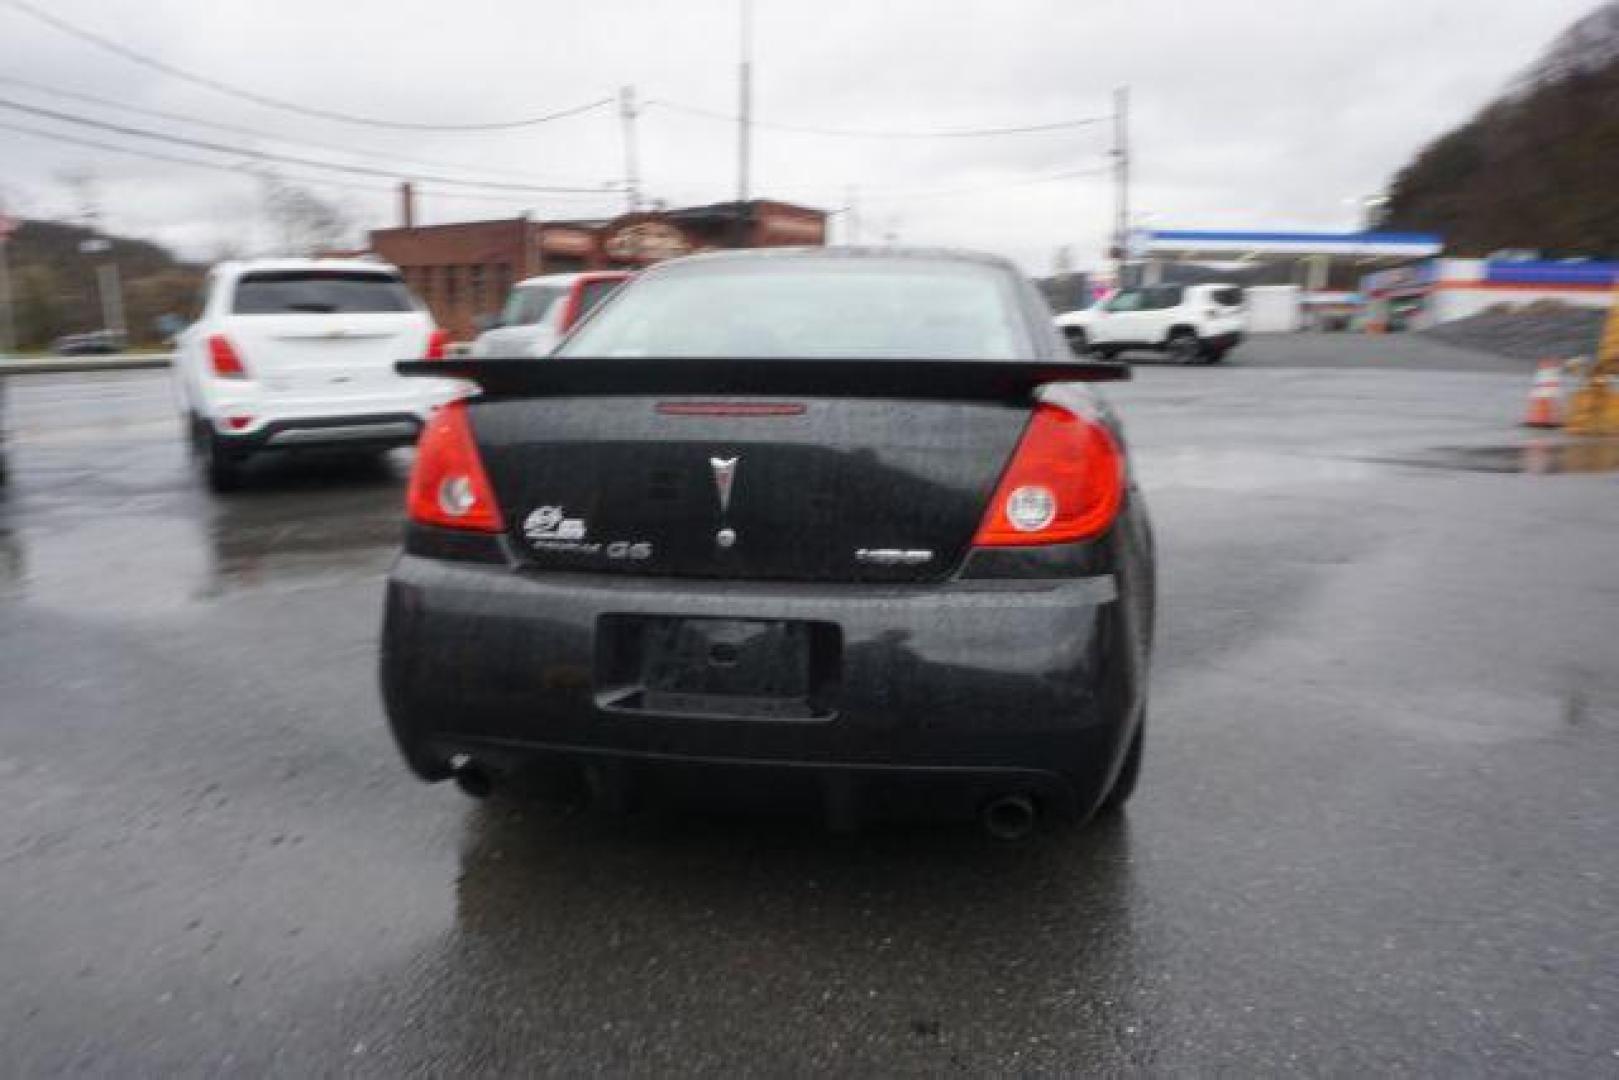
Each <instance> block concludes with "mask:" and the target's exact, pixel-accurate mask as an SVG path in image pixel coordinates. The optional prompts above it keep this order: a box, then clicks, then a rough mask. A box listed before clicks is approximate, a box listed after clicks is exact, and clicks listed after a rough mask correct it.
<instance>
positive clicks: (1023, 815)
mask: <svg viewBox="0 0 1619 1080" xmlns="http://www.w3.org/2000/svg"><path fill="white" fill-rule="evenodd" d="M450 775H451V777H452V778H453V779H454V780H455V786H456V787H458V788H460V789H461V791H462V793H463V794H466V795H468V796H470V797H472V798H474V799H487V798H488V797H489V796H490V794H491V793H493V791H494V790H495V781H494V777H493V776H491V775H490V773H489V771H488V770H487V769H485V768H484V767H483V766H481V765H479V764H478V763H477V762H475V761H473V760H472V759H471V758H470V757H467V756H465V755H457V757H456V758H455V759H454V760H452V761H451V762H450ZM978 823H979V825H980V826H981V827H982V828H983V830H984V832H985V833H986V834H988V835H989V836H991V837H993V838H994V839H996V840H1001V841H1007V842H1010V841H1015V840H1022V839H1025V838H1026V837H1028V836H1029V835H1030V834H1032V833H1033V832H1034V830H1035V828H1036V827H1037V826H1038V825H1039V824H1040V808H1039V807H1038V806H1036V805H1035V801H1034V799H1032V798H1030V797H1029V796H1028V795H1022V794H1015V795H1001V796H997V797H996V798H993V799H991V800H989V801H988V802H986V803H985V804H984V806H983V809H981V810H980V811H979V813H978Z"/></svg>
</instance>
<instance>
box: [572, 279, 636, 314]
mask: <svg viewBox="0 0 1619 1080" xmlns="http://www.w3.org/2000/svg"><path fill="white" fill-rule="evenodd" d="M623 284H624V279H622V278H616V279H615V278H608V279H606V280H597V281H587V282H585V283H584V284H583V285H581V286H580V287H579V310H578V312H576V313H575V314H574V317H573V319H574V322H583V321H584V319H585V316H586V315H589V314H590V313H591V312H592V311H595V310H596V309H597V308H598V307H600V306H601V302H602V301H603V300H606V299H607V298H608V297H609V296H612V295H613V294H614V293H616V292H618V290H619V287H620V286H621V285H623Z"/></svg>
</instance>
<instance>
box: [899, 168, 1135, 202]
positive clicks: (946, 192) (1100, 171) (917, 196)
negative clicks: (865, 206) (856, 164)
mask: <svg viewBox="0 0 1619 1080" xmlns="http://www.w3.org/2000/svg"><path fill="white" fill-rule="evenodd" d="M1112 169H1113V167H1112V166H1111V165H1093V166H1089V167H1087V168H1083V169H1067V170H1064V171H1063V172H1056V173H1050V174H1048V175H1045V176H1029V177H1024V178H1023V179H1020V180H1001V181H996V182H995V183H992V184H974V185H971V186H968V187H955V188H934V189H933V190H931V191H930V190H927V189H919V190H914V191H912V192H910V193H909V194H891V195H888V196H886V197H884V196H882V195H878V196H876V197H875V199H876V201H882V202H892V201H894V200H896V199H905V200H908V201H913V202H919V201H925V200H929V199H946V198H952V197H954V196H956V195H976V194H978V193H979V192H984V191H1005V190H1006V189H1007V188H1016V187H1030V186H1032V185H1035V184H1051V183H1056V182H1057V181H1059V180H1077V179H1079V178H1081V177H1086V176H1104V175H1106V174H1107V173H1109V172H1111V171H1112Z"/></svg>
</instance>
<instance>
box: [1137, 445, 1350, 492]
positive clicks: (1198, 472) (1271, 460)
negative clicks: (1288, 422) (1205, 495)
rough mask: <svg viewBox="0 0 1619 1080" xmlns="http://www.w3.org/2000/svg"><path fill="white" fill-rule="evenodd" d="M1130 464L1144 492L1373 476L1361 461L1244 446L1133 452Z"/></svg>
mask: <svg viewBox="0 0 1619 1080" xmlns="http://www.w3.org/2000/svg"><path fill="white" fill-rule="evenodd" d="M1133 467H1134V469H1135V471H1136V474H1137V475H1138V476H1139V477H1140V479H1141V486H1142V487H1143V488H1145V489H1146V490H1148V491H1155V490H1159V489H1162V488H1209V489H1213V490H1217V491H1263V490H1266V489H1270V488H1286V487H1309V486H1313V485H1317V484H1322V483H1353V482H1357V481H1362V480H1368V479H1371V478H1372V477H1374V476H1376V475H1377V473H1378V471H1379V469H1378V467H1377V466H1376V465H1374V464H1372V463H1370V462H1365V461H1348V460H1343V459H1338V458H1326V457H1311V456H1307V455H1303V454H1267V453H1260V452H1255V451H1244V450H1216V451H1208V450H1178V451H1172V452H1168V453H1164V452H1154V451H1144V452H1137V453H1136V454H1135V455H1133Z"/></svg>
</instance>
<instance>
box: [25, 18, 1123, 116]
mask: <svg viewBox="0 0 1619 1080" xmlns="http://www.w3.org/2000/svg"><path fill="white" fill-rule="evenodd" d="M8 2H11V0H8ZM645 107H646V108H649V109H663V110H665V111H666V112H674V113H684V114H686V115H687V116H698V117H702V118H703V119H705V120H718V121H722V122H724V123H727V124H735V123H737V122H738V119H739V118H738V117H736V116H734V115H732V114H730V113H724V112H719V111H718V110H715V109H704V108H699V107H698V106H696V105H683V104H681V103H680V102H676V101H666V100H664V99H661V98H654V99H653V100H651V101H648V102H647V103H646V105H645ZM1112 119H1113V117H1112V116H1080V117H1074V118H1072V119H1069V120H1054V121H1052V122H1050V123H1046V124H1026V125H1023V126H1020V127H987V128H955V129H945V130H934V131H899V130H886V131H885V130H876V129H871V128H829V127H810V126H807V125H801V124H782V123H776V122H774V121H770V120H757V119H754V120H750V123H751V124H752V125H753V126H754V127H762V128H770V129H772V130H775V131H789V132H793V133H795V134H799V135H824V136H828V137H831V138H842V139H976V138H983V137H987V136H995V135H1034V134H1039V133H1041V132H1051V131H1069V130H1072V129H1074V128H1082V127H1093V126H1095V125H1097V124H1105V123H1107V122H1109V121H1110V120H1112Z"/></svg>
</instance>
